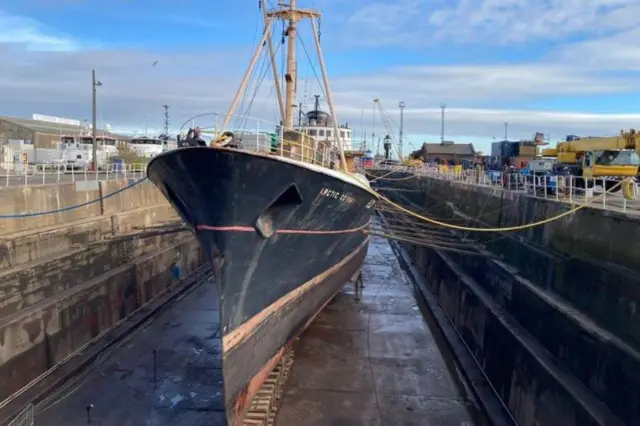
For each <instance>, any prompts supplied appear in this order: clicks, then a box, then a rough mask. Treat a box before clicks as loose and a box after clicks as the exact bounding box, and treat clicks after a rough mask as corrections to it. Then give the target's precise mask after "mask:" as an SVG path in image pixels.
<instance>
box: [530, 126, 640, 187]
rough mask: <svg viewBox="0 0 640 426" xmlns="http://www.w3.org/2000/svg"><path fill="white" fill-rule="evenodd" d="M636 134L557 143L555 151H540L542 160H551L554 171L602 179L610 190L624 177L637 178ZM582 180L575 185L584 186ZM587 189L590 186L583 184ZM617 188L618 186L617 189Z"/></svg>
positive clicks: (638, 145)
mask: <svg viewBox="0 0 640 426" xmlns="http://www.w3.org/2000/svg"><path fill="white" fill-rule="evenodd" d="M638 151H640V133H636V131H635V130H634V129H631V130H630V131H628V132H625V131H621V132H620V134H619V135H617V136H610V137H606V136H605V137H588V138H579V139H575V140H568V141H565V142H558V144H557V146H556V147H555V148H547V149H544V150H542V156H543V157H554V158H556V159H557V163H556V164H555V165H554V169H555V170H556V171H564V172H565V173H566V172H567V171H568V172H569V173H570V174H572V175H574V176H578V177H583V178H605V179H606V180H605V187H606V188H607V189H608V188H611V187H613V186H614V185H616V183H617V182H618V181H619V180H621V179H622V178H625V177H637V176H638V174H639V172H640V156H638ZM584 182H585V180H584V179H579V180H577V181H576V183H577V184H584ZM587 186H591V185H589V184H587ZM618 188H619V186H618Z"/></svg>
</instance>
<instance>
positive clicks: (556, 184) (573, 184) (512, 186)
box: [376, 165, 640, 214]
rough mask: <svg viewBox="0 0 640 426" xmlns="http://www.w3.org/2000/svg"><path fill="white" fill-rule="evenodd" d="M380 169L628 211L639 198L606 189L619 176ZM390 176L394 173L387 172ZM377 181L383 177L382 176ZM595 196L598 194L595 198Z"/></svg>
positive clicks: (637, 210) (638, 209)
mask: <svg viewBox="0 0 640 426" xmlns="http://www.w3.org/2000/svg"><path fill="white" fill-rule="evenodd" d="M376 168H377V169H380V170H388V171H389V172H391V171H398V172H407V173H414V174H417V175H420V176H428V177H430V178H434V179H440V180H447V181H452V182H458V183H460V184H463V185H473V186H479V187H485V188H491V189H492V190H494V191H496V192H497V191H510V192H516V193H520V194H522V195H526V196H530V197H534V198H544V199H548V200H554V201H558V202H564V203H569V204H573V205H579V204H584V203H587V202H588V203H590V207H594V208H601V209H605V210H612V211H622V212H624V213H629V214H640V200H627V199H626V198H625V197H624V196H623V195H622V192H621V191H620V190H619V189H620V188H619V187H618V188H617V189H616V190H615V191H614V192H607V190H609V189H611V188H612V187H613V186H614V185H615V184H617V183H618V180H615V179H611V178H581V177H577V176H571V175H566V176H563V175H534V174H530V175H525V174H521V173H517V172H516V173H507V172H498V171H495V172H494V171H480V170H460V169H457V170H455V169H448V170H446V169H442V168H439V167H429V166H423V167H406V166H398V165H393V166H385V165H380V166H377V167H376ZM389 177H390V178H391V180H393V177H391V176H389ZM380 181H384V178H381V179H380ZM594 197H598V198H597V199H596V200H594Z"/></svg>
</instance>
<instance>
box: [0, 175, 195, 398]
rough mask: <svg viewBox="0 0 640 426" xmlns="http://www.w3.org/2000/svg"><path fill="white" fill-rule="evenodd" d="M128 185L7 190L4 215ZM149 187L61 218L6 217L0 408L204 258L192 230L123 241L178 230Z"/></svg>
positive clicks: (0, 223)
mask: <svg viewBox="0 0 640 426" xmlns="http://www.w3.org/2000/svg"><path fill="white" fill-rule="evenodd" d="M128 184H130V182H127V181H121V182H118V181H108V182H93V183H90V184H84V183H83V184H82V185H76V184H73V183H70V184H61V185H41V186H31V187H9V188H3V189H0V214H3V215H7V214H20V213H24V212H42V211H48V210H54V209H59V208H63V207H68V206H72V205H76V204H79V203H82V202H87V201H90V200H95V199H99V198H100V197H101V196H103V195H106V194H110V193H113V192H114V191H117V190H118V189H120V188H123V187H125V186H127V185H128ZM177 221H179V217H178V216H177V214H176V212H175V210H174V209H173V208H172V207H171V206H170V205H169V204H168V203H167V202H166V200H165V198H164V197H163V196H162V194H161V193H160V192H159V191H158V190H157V189H156V188H155V186H153V185H152V184H151V183H149V182H143V183H140V184H138V185H136V186H134V187H133V188H130V189H127V190H126V191H124V192H122V193H120V194H117V195H115V196H113V197H110V198H108V199H105V200H103V201H99V202H96V203H93V204H91V205H89V206H87V207H83V208H80V209H77V210H72V211H69V212H64V213H56V214H51V215H44V216H36V217H24V218H18V219H2V220H0V402H1V401H2V400H3V399H5V398H7V397H9V396H10V395H11V394H13V393H14V392H15V391H17V390H18V389H20V388H21V387H23V386H25V385H26V384H28V383H29V382H30V381H32V380H33V379H35V378H36V377H38V376H40V375H41V374H43V373H45V372H46V371H47V370H48V369H50V368H51V367H53V366H55V365H56V364H58V363H60V362H61V361H63V360H64V359H65V358H66V357H68V356H69V355H71V354H72V353H73V352H74V351H77V350H78V349H80V348H81V347H83V346H84V345H85V344H87V343H88V342H89V341H91V340H92V339H94V338H96V337H97V336H99V335H100V334H101V333H103V332H105V331H106V330H108V329H109V328H110V327H112V326H114V325H115V324H116V323H118V322H119V321H121V320H122V319H124V318H126V317H127V316H128V315H130V314H131V313H132V312H134V311H135V310H137V309H138V308H140V307H142V306H144V305H145V304H146V303H148V302H149V301H150V300H152V299H154V298H155V297H156V296H158V295H159V294H161V293H163V292H164V291H166V289H167V288H168V287H169V286H171V285H172V284H173V283H174V282H175V277H174V270H175V269H176V268H177V269H178V270H179V271H180V273H181V275H182V276H183V277H184V276H186V275H187V274H189V273H190V272H192V271H194V270H195V269H196V268H197V267H198V266H200V265H201V264H202V263H203V262H204V259H203V258H202V253H201V250H200V248H199V245H198V243H197V241H196V240H195V238H194V237H193V235H191V234H190V233H188V232H180V233H168V234H163V235H158V236H153V237H146V238H140V239H138V238H128V237H125V235H126V234H131V233H135V232H139V231H140V230H141V228H144V227H149V226H158V225H162V224H169V223H176V222H177Z"/></svg>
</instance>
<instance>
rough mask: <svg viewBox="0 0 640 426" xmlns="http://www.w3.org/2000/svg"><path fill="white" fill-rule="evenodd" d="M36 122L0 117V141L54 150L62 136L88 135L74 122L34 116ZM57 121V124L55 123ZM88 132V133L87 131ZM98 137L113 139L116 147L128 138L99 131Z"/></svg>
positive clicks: (84, 129) (85, 130)
mask: <svg viewBox="0 0 640 426" xmlns="http://www.w3.org/2000/svg"><path fill="white" fill-rule="evenodd" d="M34 117H38V118H42V119H38V120H33V119H31V120H30V119H26V118H15V117H2V116H0V141H3V140H9V139H14V140H24V141H25V142H26V143H31V144H33V145H34V147H35V148H56V147H57V145H58V143H59V142H60V138H61V137H62V136H80V135H87V134H90V133H88V132H87V128H86V127H84V126H82V125H80V122H79V121H76V120H65V119H57V118H56V117H46V116H36V115H34ZM56 121H57V122H56ZM89 132H90V131H89ZM100 136H106V137H111V138H114V139H116V140H117V141H118V143H117V146H120V145H122V144H124V143H125V142H126V141H127V140H129V139H130V138H129V137H126V136H122V135H115V134H113V133H110V132H104V131H102V130H101V131H100Z"/></svg>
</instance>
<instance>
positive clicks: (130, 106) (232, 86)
mask: <svg viewBox="0 0 640 426" xmlns="http://www.w3.org/2000/svg"><path fill="white" fill-rule="evenodd" d="M318 1H320V0H318ZM322 1H324V0H322ZM399 1H404V2H410V3H411V2H412V3H411V4H413V5H414V7H416V8H417V7H421V6H422V5H423V4H425V3H426V2H425V1H424V0H399ZM557 1H559V0H557ZM611 1H612V2H614V3H615V2H616V1H617V0H611ZM504 2H506V0H503V3H504ZM485 3H488V0H487V1H486V2H485ZM512 3H514V4H515V3H523V4H524V3H527V2H526V1H524V0H518V1H516V0H509V1H508V2H506V4H507V5H508V4H512ZM618 3H619V2H618ZM405 4H409V3H405ZM614 6H615V4H614ZM394 13H395V12H394ZM367 16H368V17H367ZM376 16H377V15H376V14H375V13H371V14H370V15H366V14H364V15H360V18H359V19H361V20H363V21H362V22H363V23H364V22H365V21H366V19H370V21H369V22H370V23H372V22H374V21H373V20H374V19H377V18H376ZM388 16H389V17H390V18H394V19H395V18H397V19H404V17H398V16H396V15H394V14H393V13H391V12H390V13H389V15H388ZM343 18H344V19H351V18H349V17H346V16H345V17H343ZM0 19H5V21H4V22H13V24H12V25H13V28H14V29H20V28H21V30H20V31H21V32H18V34H23V35H21V36H18V37H17V36H15V35H14V36H12V37H13V38H11V39H8V38H7V37H8V36H6V35H5V36H3V35H2V34H4V33H3V32H2V31H1V30H0V93H2V97H0V115H17V116H26V117H29V116H31V114H33V113H41V114H47V115H55V116H62V117H70V118H76V119H79V120H84V119H89V118H90V117H91V69H92V68H95V69H96V72H97V76H98V79H99V80H100V81H101V82H102V83H103V85H102V86H101V87H100V88H99V89H98V120H99V122H100V123H103V124H104V123H109V124H111V125H112V127H113V128H114V129H118V128H121V129H134V128H139V129H141V128H143V126H144V117H145V116H148V117H149V119H148V124H149V127H150V128H162V121H163V109H162V105H164V104H168V105H170V107H171V121H172V125H171V127H172V128H174V129H175V128H177V127H179V125H180V124H182V123H183V122H185V121H188V119H189V118H191V117H193V116H195V115H198V114H202V113H206V112H212V111H214V112H219V113H225V112H226V110H227V108H228V107H229V105H230V103H231V100H232V98H233V96H234V94H235V91H236V90H237V87H238V86H239V84H240V79H241V76H242V74H243V72H244V69H245V67H246V65H247V63H248V61H249V59H250V57H251V49H252V47H250V46H249V47H247V48H244V49H238V48H234V49H228V50H216V51H192V52H190V51H180V52H178V51H163V52H151V51H145V50H140V49H130V50H126V49H120V50H108V49H95V48H94V49H90V50H86V49H83V46H82V45H81V44H78V43H77V42H75V41H74V40H73V39H71V38H65V37H64V36H62V35H58V34H56V33H55V32H48V31H47V30H46V29H44V27H42V26H41V25H39V24H38V23H37V22H33V21H31V20H29V19H25V18H11V17H7V15H6V14H4V15H0ZM390 21H393V19H390ZM1 27H2V26H1V25H0V28H1ZM632 31H636V30H628V31H627V32H632ZM6 34H8V32H7V33H6ZM24 34H27V35H28V36H25V35H24ZM51 34H54V35H51ZM2 37H5V38H2ZM29 37H31V38H29ZM615 37H616V36H615V35H606V36H604V37H601V38H600V39H598V40H591V41H588V42H581V43H574V44H572V45H567V46H565V47H562V48H558V49H557V50H556V51H554V52H553V53H552V54H551V56H550V58H551V57H553V58H555V59H558V58H565V59H566V58H570V57H571V55H575V58H576V61H577V60H578V59H579V57H582V58H583V60H582V61H583V62H582V63H584V62H588V61H591V62H593V63H592V64H591V65H590V66H589V67H582V66H580V67H578V66H575V65H573V64H572V63H563V62H562V61H560V60H554V61H549V62H529V63H517V64H514V65H500V64H485V65H480V66H471V65H464V66H458V65H440V66H398V65H395V66H392V65H390V66H388V67H386V68H385V69H382V70H379V71H377V72H369V73H360V74H359V75H354V74H353V72H351V73H349V74H345V75H341V74H339V73H336V72H335V71H333V70H330V75H331V84H332V89H333V92H334V99H335V102H336V105H337V107H338V118H339V120H340V122H342V123H344V122H349V123H350V124H351V126H352V127H356V128H359V127H361V123H362V113H363V110H364V122H365V125H366V126H367V129H368V130H367V133H368V134H371V133H372V130H373V118H372V100H373V98H375V97H379V98H380V99H381V100H382V103H383V105H384V106H385V107H386V108H387V110H388V113H389V115H390V116H391V118H392V119H393V120H394V121H395V122H396V123H398V121H399V120H398V115H399V111H398V109H397V101H398V100H400V99H402V100H403V101H405V102H406V104H407V108H406V109H405V133H406V134H421V135H438V134H439V133H440V109H439V108H438V105H439V104H440V102H442V101H445V102H447V103H448V104H449V107H448V108H447V110H446V131H447V136H448V137H449V135H451V136H452V137H460V138H464V137H465V136H469V135H473V136H476V137H480V138H482V137H484V138H486V139H487V140H490V139H491V138H492V136H501V135H502V134H503V132H504V127H503V123H504V122H505V121H507V122H509V135H512V137H515V138H521V137H522V138H524V137H530V136H531V135H532V134H533V133H534V132H536V131H543V132H545V133H551V134H552V135H556V136H555V137H562V136H563V135H565V134H572V133H575V134H586V133H588V134H610V133H616V132H617V131H618V130H619V129H621V128H626V127H632V126H634V124H637V123H638V122H640V116H637V115H634V114H577V113H568V112H562V111H534V110H523V109H522V108H516V109H506V105H509V104H511V105H517V104H518V103H519V102H522V101H530V100H538V101H540V102H539V103H543V102H544V100H545V99H547V98H549V97H562V96H573V97H579V96H593V95H608V94H612V93H614V94H615V93H626V92H630V91H633V90H635V88H636V87H638V83H640V81H639V78H638V77H636V76H634V75H612V74H606V73H604V71H606V70H607V67H604V66H603V62H604V60H603V59H602V58H603V57H604V56H605V55H608V56H607V57H608V58H612V57H617V58H619V59H620V60H619V61H618V62H610V63H607V65H608V67H610V68H615V64H616V63H620V62H621V60H622V59H624V58H625V57H626V58H628V59H629V62H631V59H633V50H629V51H628V53H627V56H615V55H621V53H620V52H622V50H620V46H621V44H620V43H621V42H622V41H623V40H621V39H618V38H615ZM65 40H66V41H65ZM16 43H18V44H16ZM65 43H67V44H66V45H65ZM616 43H617V46H618V48H619V49H618V50H616V49H614V46H616ZM18 45H19V46H21V47H22V48H21V49H18V48H16V47H17V46H18ZM56 46H57V47H58V48H55V47H56ZM61 46H66V48H63V47H61ZM603 46H605V47H608V48H607V49H606V50H607V51H606V52H602V48H603ZM624 46H625V47H624V48H625V49H634V48H635V47H634V46H633V45H632V43H631V42H629V43H627V44H624ZM36 50H38V51H36ZM572 52H573V53H572ZM616 52H617V53H616ZM326 54H327V55H330V52H329V49H327V52H326ZM598 55H601V56H598ZM639 56H640V55H639ZM305 59H306V58H305V57H304V55H302V54H301V56H300V60H301V61H303V60H305ZM156 61H158V63H157V65H156V66H152V65H153V63H154V62H156ZM622 62H624V61H622ZM598 66H600V68H598ZM258 68H259V69H258V70H257V71H256V73H258V74H266V75H267V77H266V79H265V80H264V82H263V84H262V86H261V89H260V90H258V91H257V92H256V91H255V90H254V88H253V87H250V88H249V90H248V94H247V96H246V97H244V98H243V99H242V101H243V102H241V105H242V106H243V109H242V110H243V111H246V107H247V106H248V105H249V104H251V110H250V115H252V116H257V117H260V118H264V119H267V120H269V121H270V122H272V123H275V122H277V121H278V117H277V116H276V115H275V114H274V111H276V103H275V96H274V95H273V92H272V90H273V89H272V84H271V82H270V77H269V71H270V70H269V68H268V67H264V64H262V63H260V64H259V66H258ZM304 68H305V67H303V66H300V69H301V70H302V69H304ZM301 78H302V76H301ZM314 80H315V79H314ZM306 86H307V85H306V84H305V82H304V81H302V80H301V81H300V82H299V84H298V89H299V93H300V95H302V94H303V92H304V91H305V90H304V89H303V88H304V87H306ZM306 91H307V92H308V95H309V98H310V99H313V98H312V97H311V95H312V94H315V93H320V92H319V89H318V86H317V84H316V83H315V81H313V82H311V83H310V84H309V87H308V90H306ZM308 103H309V104H310V103H311V101H309V102H308ZM207 118H208V121H209V124H210V125H213V118H212V117H211V116H208V117H207ZM202 122H204V119H200V122H198V123H197V124H202ZM376 122H377V131H376V133H377V134H382V133H383V132H385V130H383V126H382V125H381V120H380V117H379V116H378V117H377V118H376ZM249 127H252V125H251V124H247V128H249ZM265 127H266V125H265V124H261V129H262V130H269V129H268V128H265ZM393 131H394V132H395V131H397V129H394V130H393ZM355 133H356V134H357V135H360V134H361V130H360V129H356V131H355Z"/></svg>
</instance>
